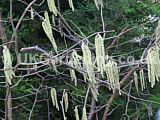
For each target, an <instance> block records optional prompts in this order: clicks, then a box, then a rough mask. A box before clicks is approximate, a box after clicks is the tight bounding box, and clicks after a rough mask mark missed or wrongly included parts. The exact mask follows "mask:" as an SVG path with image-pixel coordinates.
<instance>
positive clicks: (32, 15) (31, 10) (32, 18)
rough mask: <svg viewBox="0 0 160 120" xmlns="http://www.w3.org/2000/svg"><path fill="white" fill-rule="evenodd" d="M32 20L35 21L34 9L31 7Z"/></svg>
mask: <svg viewBox="0 0 160 120" xmlns="http://www.w3.org/2000/svg"><path fill="white" fill-rule="evenodd" d="M30 13H31V19H32V20H33V19H34V12H33V8H32V7H31V12H30Z"/></svg>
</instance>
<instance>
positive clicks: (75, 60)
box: [71, 50, 82, 70]
mask: <svg viewBox="0 0 160 120" xmlns="http://www.w3.org/2000/svg"><path fill="white" fill-rule="evenodd" d="M80 60H82V57H81V56H80V55H78V54H77V52H76V50H73V52H72V54H71V61H72V62H73V66H74V67H75V68H76V69H78V70H79V69H81V68H82V66H81V62H80Z"/></svg>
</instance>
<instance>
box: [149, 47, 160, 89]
mask: <svg viewBox="0 0 160 120" xmlns="http://www.w3.org/2000/svg"><path fill="white" fill-rule="evenodd" d="M147 67H148V79H149V82H151V87H152V88H153V86H154V85H155V81H156V80H157V81H159V77H160V60H159V48H158V47H157V46H155V47H154V48H150V49H149V50H148V52H147Z"/></svg>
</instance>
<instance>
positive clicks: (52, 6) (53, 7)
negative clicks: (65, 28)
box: [47, 0, 58, 16]
mask: <svg viewBox="0 0 160 120" xmlns="http://www.w3.org/2000/svg"><path fill="white" fill-rule="evenodd" d="M47 4H48V8H49V10H50V11H51V12H53V13H54V15H55V16H57V13H58V10H57V8H56V5H55V1H54V0H47Z"/></svg>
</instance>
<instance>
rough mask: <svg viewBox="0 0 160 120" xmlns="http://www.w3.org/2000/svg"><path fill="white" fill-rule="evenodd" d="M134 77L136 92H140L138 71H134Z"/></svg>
mask: <svg viewBox="0 0 160 120" xmlns="http://www.w3.org/2000/svg"><path fill="white" fill-rule="evenodd" d="M133 75H134V83H135V87H136V90H137V91H139V90H138V75H137V73H136V71H134V74H133Z"/></svg>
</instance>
